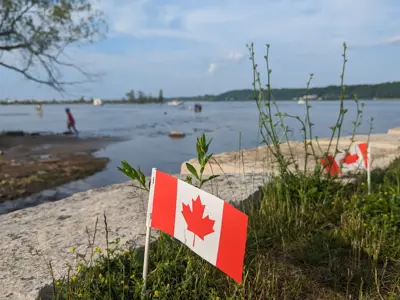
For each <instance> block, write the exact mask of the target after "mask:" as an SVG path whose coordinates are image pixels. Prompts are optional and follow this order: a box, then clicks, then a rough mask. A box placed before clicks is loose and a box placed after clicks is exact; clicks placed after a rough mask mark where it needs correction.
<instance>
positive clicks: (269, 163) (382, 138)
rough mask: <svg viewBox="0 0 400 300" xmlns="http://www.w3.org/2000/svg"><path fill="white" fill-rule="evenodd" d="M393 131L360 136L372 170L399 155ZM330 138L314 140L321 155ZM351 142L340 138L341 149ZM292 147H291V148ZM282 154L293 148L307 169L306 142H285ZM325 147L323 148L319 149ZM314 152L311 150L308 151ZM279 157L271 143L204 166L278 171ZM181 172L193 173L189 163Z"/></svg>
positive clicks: (218, 170) (399, 141) (215, 170)
mask: <svg viewBox="0 0 400 300" xmlns="http://www.w3.org/2000/svg"><path fill="white" fill-rule="evenodd" d="M396 130H397V129H393V130H392V131H391V130H389V133H388V134H371V136H370V137H368V135H356V136H355V141H356V142H367V141H369V142H370V145H371V157H372V159H371V169H374V168H378V167H386V166H387V165H389V163H390V162H391V161H392V160H393V159H394V158H396V157H397V156H399V153H400V151H399V150H400V128H399V129H398V131H396ZM395 132H399V134H397V135H396V134H394V133H395ZM329 143H330V140H329V139H320V140H319V146H318V145H317V144H316V142H315V141H313V144H314V148H315V150H316V153H317V155H322V153H323V152H322V151H327V150H328V148H329ZM335 144H336V140H334V142H333V144H332V146H331V147H330V148H329V149H330V151H329V152H331V153H332V152H333V151H334V150H335V147H334V146H335ZM350 144H351V137H349V136H344V137H342V138H341V139H340V140H339V143H338V148H339V149H346V148H347V147H349V145H350ZM289 146H290V147H289ZM280 147H281V151H282V153H283V154H284V155H285V156H286V157H288V158H289V157H290V151H292V153H293V156H294V158H295V159H296V160H297V162H298V164H299V166H300V168H304V161H305V151H304V143H303V142H290V143H289V144H288V143H282V144H281V145H280ZM319 147H321V150H322V151H321V150H319ZM308 152H309V153H311V149H309V150H308ZM274 161H276V159H275V158H274V157H273V155H272V154H271V152H270V150H269V149H268V147H267V146H262V147H258V148H255V149H243V150H241V151H233V152H224V153H219V154H214V155H213V159H211V160H210V161H209V162H208V164H207V165H206V167H205V169H204V174H206V175H210V174H223V173H229V174H241V173H252V174H254V173H275V174H276V173H277V172H278V168H277V165H276V164H275V163H274ZM189 162H190V163H191V164H192V165H193V166H194V167H195V168H196V169H199V168H200V166H199V163H198V161H197V159H196V158H193V159H191V160H189ZM307 165H308V169H309V170H313V169H314V167H315V161H314V159H313V158H312V157H311V156H309V157H308V164H307ZM180 173H181V174H190V172H189V170H188V169H187V167H186V162H183V163H182V165H181V171H180Z"/></svg>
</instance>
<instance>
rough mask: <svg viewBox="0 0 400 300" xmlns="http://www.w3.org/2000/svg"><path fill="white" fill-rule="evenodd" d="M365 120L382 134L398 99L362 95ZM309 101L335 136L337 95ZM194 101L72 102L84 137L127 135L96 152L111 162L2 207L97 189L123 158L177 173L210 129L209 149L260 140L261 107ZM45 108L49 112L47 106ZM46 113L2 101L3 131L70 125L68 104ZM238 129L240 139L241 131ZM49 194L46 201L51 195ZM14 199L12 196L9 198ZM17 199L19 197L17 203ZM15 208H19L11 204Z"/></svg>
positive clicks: (324, 132)
mask: <svg viewBox="0 0 400 300" xmlns="http://www.w3.org/2000/svg"><path fill="white" fill-rule="evenodd" d="M365 103H366V105H365V109H364V116H363V120H364V121H363V123H362V124H361V126H360V127H359V128H358V132H359V133H364V134H366V133H368V131H369V127H370V124H369V122H368V120H369V119H370V118H371V117H373V118H374V123H373V127H374V130H373V133H384V132H387V130H388V129H389V128H393V127H398V126H399V125H400V124H399V123H400V120H399V118H398V115H399V113H400V102H396V101H387V102H385V101H371V102H365ZM310 104H311V106H312V107H311V119H312V122H313V123H314V124H315V125H314V127H313V133H314V134H315V135H316V136H318V137H320V138H322V137H327V136H329V135H330V133H331V131H330V129H329V127H330V126H332V125H333V124H335V121H336V117H337V112H338V111H339V103H338V102H333V101H332V102H331V101H328V102H324V101H319V102H315V103H310ZM189 105H193V103H188V104H184V105H183V106H182V107H179V108H178V107H174V106H168V105H160V104H153V105H147V104H142V105H131V104H128V105H111V104H105V105H104V106H93V105H71V106H70V108H71V109H72V110H73V112H74V117H75V120H76V123H77V127H78V128H79V130H80V136H81V137H85V136H96V135H111V136H119V137H123V138H128V140H126V141H124V142H119V143H116V144H111V145H109V146H108V147H107V148H106V149H103V150H101V151H99V152H98V153H97V155H98V156H107V157H110V163H109V164H108V166H107V168H106V169H105V170H104V171H103V172H100V173H97V174H95V175H93V176H91V177H89V178H86V179H85V180H83V181H78V182H74V183H70V184H68V185H64V186H62V187H60V188H58V189H56V190H55V191H46V192H44V195H43V193H41V194H39V195H41V196H38V195H35V196H32V197H28V198H27V199H25V200H20V201H10V202H7V203H4V204H0V213H1V212H5V211H8V210H10V209H11V210H13V209H15V208H17V207H18V208H20V207H24V206H25V205H35V204H37V203H41V201H42V202H43V201H49V200H58V199H61V198H64V197H65V196H66V195H70V194H73V193H76V192H79V191H85V190H87V189H90V188H97V187H101V186H105V185H109V184H113V183H118V182H123V181H126V180H127V178H126V177H125V175H123V174H122V173H120V172H118V171H117V166H119V165H120V162H121V161H122V160H127V161H128V162H129V163H131V164H132V165H133V166H135V167H138V166H140V168H141V169H142V170H143V172H144V173H145V175H150V172H151V169H152V168H153V167H157V168H158V169H160V170H162V171H164V172H167V173H171V174H176V173H179V172H180V166H181V164H182V162H184V161H185V160H188V159H190V158H193V157H196V147H195V144H196V138H197V136H199V135H201V134H202V133H205V134H206V135H207V137H208V138H213V142H212V144H211V146H210V151H211V152H213V153H220V152H225V151H233V150H238V149H239V148H242V149H244V148H253V147H255V146H257V144H258V143H259V142H260V141H258V140H257V137H258V135H257V133H258V111H257V108H256V105H255V104H254V103H253V102H215V103H212V102H204V103H202V107H203V110H202V112H201V113H195V112H194V111H190V110H189V109H188V107H189ZM279 107H280V110H281V112H283V113H284V112H286V113H288V114H292V115H298V116H300V117H304V116H305V106H304V105H299V104H297V102H289V101H282V102H280V103H279ZM345 107H346V108H347V109H348V113H347V115H346V120H345V123H344V128H343V134H344V135H348V134H351V132H352V126H353V125H352V122H353V121H354V118H355V116H356V106H355V105H354V102H352V101H348V102H345ZM44 110H46V113H45V114H44V113H43V111H44ZM41 111H42V112H41V116H40V115H39V114H32V106H30V105H26V106H17V105H10V106H4V107H2V108H1V114H2V115H3V114H4V115H7V116H8V117H4V118H3V117H2V118H0V128H1V129H2V130H26V131H49V130H51V131H56V132H63V131H64V130H65V122H66V117H65V111H64V106H63V105H43V106H42V108H41ZM287 125H288V126H289V128H290V129H292V132H291V138H292V139H294V140H300V139H302V133H301V130H300V126H299V124H298V122H296V120H294V119H287ZM172 130H178V131H181V132H184V133H185V134H186V136H185V138H183V139H171V138H169V137H168V133H169V132H171V131H172ZM239 135H241V139H240V138H239ZM239 140H240V141H241V145H240V144H239ZM46 199H47V200H46ZM11 202H12V203H11ZM17 203H20V204H17ZM13 207H14V208H13Z"/></svg>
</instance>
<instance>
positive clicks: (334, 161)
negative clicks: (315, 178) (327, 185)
mask: <svg viewBox="0 0 400 300" xmlns="http://www.w3.org/2000/svg"><path fill="white" fill-rule="evenodd" d="M321 164H322V166H323V167H324V168H325V170H326V171H328V172H329V173H330V174H331V175H332V176H334V175H339V174H342V173H343V172H346V171H354V170H357V169H367V168H368V143H359V144H355V145H352V146H351V147H350V148H349V149H348V152H347V153H345V151H344V150H343V151H342V152H341V153H338V154H336V155H335V157H333V156H332V155H328V157H327V159H325V158H323V159H321Z"/></svg>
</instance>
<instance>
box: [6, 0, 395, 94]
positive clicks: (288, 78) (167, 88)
mask: <svg viewBox="0 0 400 300" xmlns="http://www.w3.org/2000/svg"><path fill="white" fill-rule="evenodd" d="M93 1H94V0H93ZM94 6H95V7H96V8H98V9H101V10H102V11H103V12H104V17H105V18H106V21H107V22H108V26H109V31H108V35H107V38H106V39H105V40H103V41H100V42H98V43H95V44H94V45H91V46H86V47H81V48H71V49H68V50H67V51H68V54H69V56H70V57H72V58H71V59H73V61H74V63H76V64H78V65H79V66H81V67H82V68H84V69H85V70H88V71H91V72H96V73H99V74H102V76H101V77H100V78H99V80H98V81H96V82H94V83H90V84H85V85H82V86H78V87H73V88H71V89H69V90H67V92H68V93H67V94H65V95H61V94H60V93H58V92H56V91H54V90H52V89H51V88H49V87H46V86H38V84H36V83H32V82H29V81H27V80H26V79H24V78H23V77H22V76H21V75H20V74H17V73H14V72H12V71H8V70H5V69H4V68H2V69H1V68H0V99H4V98H10V99H30V98H33V99H66V98H73V97H80V96H84V97H95V98H102V99H120V98H122V97H123V96H124V95H125V93H127V92H128V91H129V90H131V89H134V90H135V91H139V90H140V91H143V92H145V93H151V94H152V95H157V94H158V92H159V90H160V89H162V90H163V92H164V96H166V97H178V96H194V95H204V94H219V93H222V92H225V91H228V90H234V89H244V88H251V84H252V79H253V76H252V65H251V61H250V60H249V51H248V49H247V47H246V44H251V43H254V49H255V56H256V62H257V64H258V68H259V72H260V73H261V76H262V80H263V81H264V83H266V82H265V79H266V78H265V74H266V67H265V60H264V55H265V53H266V44H269V45H270V57H269V58H270V68H271V69H272V73H271V84H272V88H284V87H305V86H306V83H307V80H308V77H309V75H310V73H313V74H314V79H313V82H312V84H311V86H327V85H338V84H339V83H340V73H341V68H342V60H343V57H342V51H343V42H346V43H347V45H348V51H347V59H348V62H347V65H346V75H345V83H346V84H358V83H379V82H387V81H397V80H400V59H398V58H399V56H400V18H399V17H398V16H399V15H400V14H399V13H400V1H398V0H351V1H349V0H346V1H345V0H331V1H327V0H249V1H243V0H201V1H198V0H99V1H97V0H96V2H95V3H94ZM64 75H65V77H66V78H72V79H73V77H74V76H75V75H74V74H73V73H71V72H69V71H66V72H65V74H64Z"/></svg>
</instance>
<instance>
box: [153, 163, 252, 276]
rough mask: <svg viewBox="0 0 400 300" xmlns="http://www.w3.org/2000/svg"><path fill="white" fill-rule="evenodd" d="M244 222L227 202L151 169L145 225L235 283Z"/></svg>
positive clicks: (241, 255) (240, 266)
mask: <svg viewBox="0 0 400 300" xmlns="http://www.w3.org/2000/svg"><path fill="white" fill-rule="evenodd" d="M247 223H248V218H247V215H246V214H244V213H242V212H241V211H239V210H238V209H236V208H234V207H233V206H232V205H230V204H229V203H227V202H225V201H223V200H222V199H220V198H218V197H216V196H214V195H212V194H209V193H207V192H205V191H203V190H200V189H198V188H196V187H194V186H192V185H190V184H188V183H186V182H184V181H182V180H180V179H178V178H175V177H173V176H171V175H168V174H165V173H162V172H160V171H158V170H156V169H153V173H152V184H151V188H150V196H149V207H148V217H147V226H150V227H151V228H155V229H159V230H161V231H163V232H165V233H167V234H169V235H171V236H173V237H175V238H176V239H178V240H179V241H181V242H182V243H184V244H186V245H187V246H188V247H189V248H190V249H191V250H193V251H194V252H195V253H197V254H198V255H200V256H201V257H202V258H204V259H205V260H207V261H208V262H210V263H211V264H213V265H214V266H216V267H217V268H219V269H220V270H221V271H223V272H224V273H226V274H227V275H229V276H230V277H232V278H233V279H234V280H236V281H237V282H239V283H240V282H241V281H242V273H243V261H244V254H245V248H246V236H247Z"/></svg>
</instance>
